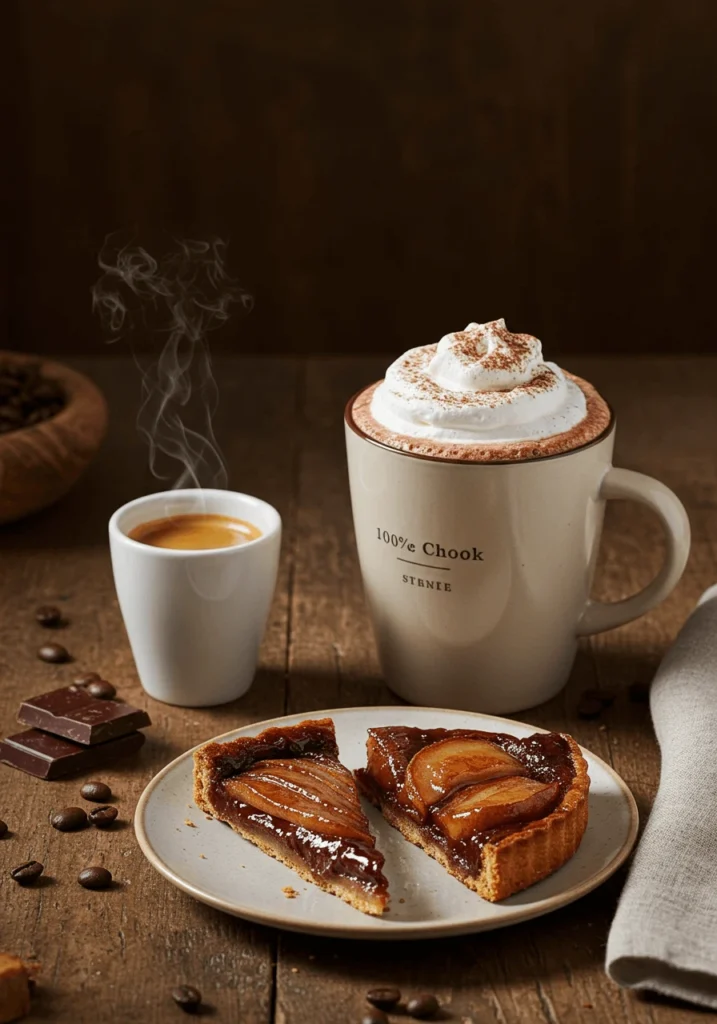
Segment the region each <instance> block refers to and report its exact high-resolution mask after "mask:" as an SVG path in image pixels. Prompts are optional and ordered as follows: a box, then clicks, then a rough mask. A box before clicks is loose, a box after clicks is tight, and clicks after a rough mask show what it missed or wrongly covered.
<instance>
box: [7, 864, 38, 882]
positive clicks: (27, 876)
mask: <svg viewBox="0 0 717 1024" xmlns="http://www.w3.org/2000/svg"><path fill="white" fill-rule="evenodd" d="M44 870H45V869H44V867H43V866H42V864H40V863H39V862H38V861H36V860H29V861H27V863H26V864H20V866H19V867H16V868H13V869H12V871H11V872H10V875H11V877H12V878H14V879H15V881H16V882H18V883H19V884H20V885H32V883H33V882H36V881H37V879H38V878H39V877H40V875H41V874H42V872H43V871H44Z"/></svg>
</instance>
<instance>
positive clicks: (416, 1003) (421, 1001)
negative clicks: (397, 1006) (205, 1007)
mask: <svg viewBox="0 0 717 1024" xmlns="http://www.w3.org/2000/svg"><path fill="white" fill-rule="evenodd" d="M406 1012H407V1013H408V1015H409V1017H416V1018H417V1019H418V1020H429V1019H430V1018H431V1017H435V1015H436V1014H437V1013H438V1000H437V999H436V997H435V996H434V995H431V993H430V992H422V993H421V995H420V996H414V997H413V999H409V1000H408V1002H407V1003H406Z"/></svg>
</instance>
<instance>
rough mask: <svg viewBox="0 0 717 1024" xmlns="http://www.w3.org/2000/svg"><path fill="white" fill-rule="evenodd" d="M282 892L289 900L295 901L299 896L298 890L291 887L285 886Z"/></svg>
mask: <svg viewBox="0 0 717 1024" xmlns="http://www.w3.org/2000/svg"><path fill="white" fill-rule="evenodd" d="M281 891H282V892H283V894H284V895H285V896H286V898H287V900H295V899H296V898H297V896H298V895H299V894H298V892H297V891H296V889H294V888H292V886H290V885H285V886H284V888H283V889H282V890H281Z"/></svg>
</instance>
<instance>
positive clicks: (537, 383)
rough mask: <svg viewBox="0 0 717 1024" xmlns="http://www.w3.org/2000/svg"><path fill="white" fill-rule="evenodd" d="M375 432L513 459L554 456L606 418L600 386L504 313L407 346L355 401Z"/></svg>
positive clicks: (362, 426)
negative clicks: (552, 359)
mask: <svg viewBox="0 0 717 1024" xmlns="http://www.w3.org/2000/svg"><path fill="white" fill-rule="evenodd" d="M351 413H352V418H353V421H354V424H355V425H356V427H358V429H359V430H360V431H362V432H363V433H364V434H366V435H367V436H368V437H369V438H371V439H373V440H375V441H380V442H382V443H383V444H387V445H389V446H390V447H392V448H397V449H399V450H400V451H404V452H408V453H411V454H414V455H423V456H427V457H432V458H438V459H458V460H465V461H468V462H513V461H522V460H525V459H534V458H540V457H545V456H548V455H558V454H562V453H564V452H568V451H573V450H574V449H576V448H580V447H582V446H583V445H585V444H589V443H590V442H591V441H594V440H595V439H596V438H598V437H599V436H600V435H601V434H603V433H604V432H605V431H606V430H607V428H608V426H609V425H610V420H611V414H610V409H609V407H608V405H607V403H606V402H605V401H604V399H603V398H602V397H601V396H600V395H599V394H598V392H597V391H596V390H595V388H594V387H593V386H592V385H591V384H589V383H588V382H587V381H585V380H581V378H580V377H576V376H574V375H573V374H570V373H567V372H566V371H564V370H561V369H560V367H558V366H556V365H555V363H549V362H545V361H544V360H543V354H542V346H541V343H540V342H539V341H538V339H537V338H534V337H532V335H530V334H513V333H511V332H510V331H509V330H508V329H507V327H506V326H505V321H504V320H494V321H492V322H491V323H487V324H476V323H471V324H469V325H468V326H467V327H466V329H465V330H464V331H456V332H455V333H453V334H447V335H445V337H443V338H442V339H441V340H440V342H439V343H438V344H437V345H425V346H422V347H420V348H414V349H410V350H409V351H408V352H406V353H405V354H404V355H403V356H400V357H399V358H398V359H397V360H396V361H395V362H394V363H393V364H392V365H391V366H390V367H389V368H388V370H387V371H386V377H385V380H383V381H379V382H378V383H377V384H373V385H371V386H369V387H368V388H366V389H364V390H363V391H362V392H361V393H360V394H359V395H358V396H357V397H356V399H355V400H354V403H353V406H352V410H351Z"/></svg>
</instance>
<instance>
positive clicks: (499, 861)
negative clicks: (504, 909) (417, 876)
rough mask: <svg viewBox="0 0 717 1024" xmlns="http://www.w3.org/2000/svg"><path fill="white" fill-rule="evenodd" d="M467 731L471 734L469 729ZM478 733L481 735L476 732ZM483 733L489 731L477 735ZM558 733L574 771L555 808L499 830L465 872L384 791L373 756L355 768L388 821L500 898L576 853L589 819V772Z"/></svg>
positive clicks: (472, 885)
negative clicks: (373, 769) (474, 865)
mask: <svg viewBox="0 0 717 1024" xmlns="http://www.w3.org/2000/svg"><path fill="white" fill-rule="evenodd" d="M465 735H469V733H465ZM476 735H478V734H476ZM479 735H480V736H482V737H485V736H486V735H487V734H486V733H480V734H479ZM554 735H558V736H560V737H561V738H562V739H563V740H564V741H565V743H566V744H567V748H568V758H569V762H570V764H571V765H572V768H573V771H574V774H573V777H572V779H571V781H570V783H569V785H568V786H567V789H566V790H565V791H564V793H563V795H562V797H561V799H560V801H559V803H558V805H557V807H556V808H555V809H554V810H552V811H551V812H550V813H549V814H547V815H545V816H544V817H542V818H539V819H537V820H535V821H530V822H526V823H525V824H523V825H518V826H514V827H512V828H511V829H510V831H509V832H508V834H502V835H501V834H499V833H501V832H503V833H505V831H506V830H505V829H503V830H500V829H497V830H495V831H496V833H497V835H496V837H495V838H488V839H487V840H486V842H485V843H484V845H483V848H482V856H481V860H480V864H479V866H478V870H476V871H473V872H468V873H466V872H465V871H461V870H459V868H458V865H457V863H456V862H455V861H454V859H453V858H452V856H451V853H450V849H444V848H443V846H442V845H441V844H440V843H439V842H437V841H436V840H435V839H434V838H433V837H432V835H431V833H430V831H429V830H428V829H427V828H426V827H425V826H423V825H421V824H420V823H419V822H417V821H415V820H414V818H413V817H412V816H411V815H410V814H409V813H407V812H406V811H405V810H404V809H403V808H402V807H401V806H400V805H399V804H398V803H397V802H396V801H395V800H393V799H391V797H390V795H389V794H388V793H386V792H385V791H383V790H382V789H381V787H380V785H378V784H377V783H376V780H375V779H374V778H373V777H372V775H371V758H370V757H369V765H368V768H367V769H365V770H360V771H359V772H357V773H356V776H357V780H358V783H359V787H360V789H361V791H362V792H363V794H364V796H366V797H367V799H369V800H370V801H371V802H372V803H373V804H375V805H376V806H377V807H378V808H379V809H380V811H381V813H382V814H383V816H384V818H385V819H386V821H387V822H388V823H389V824H390V825H393V827H394V828H396V829H398V831H399V832H400V833H401V834H402V835H403V836H404V838H405V839H407V840H408V841H409V842H410V843H413V844H414V845H415V846H419V847H420V848H421V849H422V850H425V852H426V853H427V854H428V855H429V857H433V859H434V860H436V861H438V863H439V864H441V866H442V867H444V868H445V870H446V871H447V872H448V873H449V874H450V875H453V877H454V878H457V879H458V880H459V881H460V882H463V884H464V885H466V886H467V887H468V888H469V889H472V890H473V891H474V892H477V893H478V894H479V895H480V896H482V897H483V898H484V899H486V900H490V901H491V902H492V903H496V902H498V901H499V900H504V899H506V898H507V897H508V896H511V895H512V894H513V893H516V892H520V891H521V890H522V889H527V888H528V887H529V886H531V885H534V884H535V883H536V882H539V881H540V880H541V879H543V878H546V877H547V876H548V875H551V874H552V873H553V872H554V871H557V870H558V868H560V867H562V866H563V864H565V863H566V862H567V861H568V860H570V858H571V857H572V856H573V855H574V854H575V852H576V850H577V849H578V847H579V845H580V841H581V840H582V837H583V834H584V832H585V829H586V827H587V822H588V791H589V788H590V777H589V775H588V770H587V762H586V761H585V758H584V757H583V756H582V753H581V752H580V747H579V746H578V744H577V743H576V742H575V740H574V739H573V738H572V736H568V735H567V734H565V733H559V734H554Z"/></svg>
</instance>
